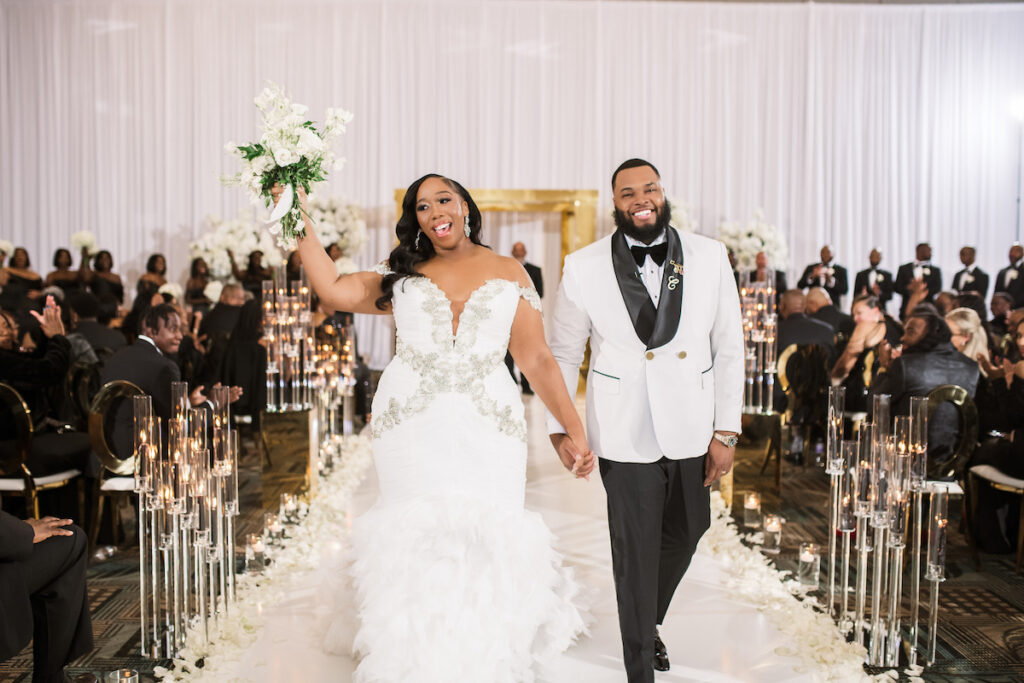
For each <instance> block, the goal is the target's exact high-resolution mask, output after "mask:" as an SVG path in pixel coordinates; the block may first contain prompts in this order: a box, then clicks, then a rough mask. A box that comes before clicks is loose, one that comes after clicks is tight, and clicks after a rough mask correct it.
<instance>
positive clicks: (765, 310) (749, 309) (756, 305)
mask: <svg viewBox="0 0 1024 683" xmlns="http://www.w3.org/2000/svg"><path fill="white" fill-rule="evenodd" d="M767 272H768V273H774V271H773V270H772V269H770V268H769V269H768V270H767ZM776 294H777V292H776V291H775V283H774V282H773V281H772V279H771V278H768V281H767V282H751V281H750V273H743V276H742V280H741V282H740V304H741V306H742V314H743V338H744V375H745V384H744V392H743V412H745V413H752V414H769V413H772V412H774V406H773V392H774V389H775V372H776V368H775V366H776V356H777V353H778V342H777V341H776V333H777V331H778V318H777V316H776V313H775V296H776Z"/></svg>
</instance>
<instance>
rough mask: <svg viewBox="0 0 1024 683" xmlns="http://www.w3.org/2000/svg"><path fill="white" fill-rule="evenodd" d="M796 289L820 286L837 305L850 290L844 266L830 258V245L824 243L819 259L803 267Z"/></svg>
mask: <svg viewBox="0 0 1024 683" xmlns="http://www.w3.org/2000/svg"><path fill="white" fill-rule="evenodd" d="M796 286H797V289H810V288H811V287H821V288H823V289H824V290H825V291H826V292H828V295H829V296H830V297H832V301H833V302H835V304H836V305H837V306H838V305H839V302H840V298H839V297H841V296H843V295H844V294H846V293H847V292H848V291H849V290H850V285H849V282H848V281H847V277H846V268H843V267H842V266H840V265H838V264H837V263H836V262H835V261H834V260H833V258H832V247H830V246H829V245H827V244H826V245H825V246H823V247H822V248H821V261H820V262H819V263H812V264H811V265H809V266H807V267H806V268H804V274H803V275H802V276H801V277H800V281H799V282H797V283H796Z"/></svg>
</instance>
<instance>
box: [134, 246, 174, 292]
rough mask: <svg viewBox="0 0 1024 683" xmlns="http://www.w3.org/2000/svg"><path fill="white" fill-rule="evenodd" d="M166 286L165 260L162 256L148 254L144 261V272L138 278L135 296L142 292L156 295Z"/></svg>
mask: <svg viewBox="0 0 1024 683" xmlns="http://www.w3.org/2000/svg"><path fill="white" fill-rule="evenodd" d="M166 284H167V259H165V258H164V255H163V254H150V256H149V258H148V259H146V272H145V273H143V274H142V277H140V278H139V282H138V284H137V285H136V286H135V292H136V295H139V294H143V293H144V292H151V293H153V294H155V293H156V291H157V290H158V289H160V288H161V287H163V286H164V285H166Z"/></svg>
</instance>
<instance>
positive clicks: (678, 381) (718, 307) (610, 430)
mask: <svg viewBox="0 0 1024 683" xmlns="http://www.w3.org/2000/svg"><path fill="white" fill-rule="evenodd" d="M669 230H671V231H673V232H674V233H675V235H676V236H677V237H678V241H679V243H680V245H681V248H682V254H683V263H682V266H683V267H682V270H683V272H682V276H681V279H682V283H681V284H682V300H681V308H680V309H679V311H680V312H679V322H678V326H677V327H676V329H675V334H674V336H670V338H669V335H670V334H671V332H669V335H666V334H661V337H662V338H666V339H668V341H666V342H665V343H663V344H661V345H660V346H657V347H654V348H648V346H647V344H645V343H644V342H643V341H641V338H640V337H639V336H638V332H637V331H636V329H635V328H634V322H633V319H634V318H635V316H636V312H635V311H634V312H633V317H631V313H630V307H632V308H634V309H635V308H637V306H636V302H637V301H638V299H637V295H636V293H635V292H634V293H633V294H632V295H631V296H632V298H631V297H630V296H628V295H624V294H623V290H622V289H621V288H620V284H619V283H620V280H619V279H617V276H616V268H618V269H620V274H621V273H624V272H625V270H624V269H625V268H626V267H627V266H625V265H624V261H623V259H622V258H618V260H617V265H615V264H613V256H612V251H613V241H612V240H613V238H615V235H614V234H613V235H609V236H608V237H605V238H603V239H601V240H598V241H597V242H594V243H593V244H590V245H588V246H586V247H584V248H583V249H580V250H579V251H576V252H574V253H572V254H569V255H568V256H567V257H566V259H565V268H564V270H563V273H562V281H561V284H560V285H559V287H558V294H557V298H556V300H555V308H554V315H553V319H552V325H551V326H550V327H549V329H548V335H547V336H548V344H549V345H550V347H551V351H552V353H553V354H554V356H555V359H556V360H557V361H558V364H559V366H560V367H561V370H562V375H563V377H564V378H565V384H566V386H567V387H568V388H569V392H570V394H573V393H575V388H576V384H577V379H578V377H579V368H580V365H581V363H582V362H583V355H584V350H585V347H586V343H587V340H588V339H589V340H590V349H591V355H590V370H589V373H588V375H587V437H588V442H589V444H590V447H591V448H592V449H593V450H594V452H595V453H596V454H597V455H598V456H600V457H602V458H607V459H609V460H616V461H620V462H641V463H643V462H655V461H657V460H659V459H660V458H661V457H662V456H665V457H668V458H670V459H682V458H694V457H699V456H701V455H704V454H705V453H706V452H707V449H708V444H709V442H710V441H711V438H712V434H713V432H714V431H715V430H723V431H732V432H737V433H738V432H739V431H740V414H741V411H742V402H743V382H744V365H743V363H744V343H743V327H742V319H741V315H740V302H739V294H738V293H737V291H736V283H735V280H734V279H733V275H732V269H731V267H730V266H729V260H728V257H727V255H726V249H725V246H724V245H723V244H722V243H720V242H718V241H717V240H713V239H710V238H707V237H703V236H700V235H695V234H688V233H679V232H678V231H677V230H675V228H669ZM671 238H672V236H671V235H670V241H673V242H675V241H676V240H673V239H671ZM617 239H620V240H621V239H622V238H621V236H619V237H618V238H617ZM622 244H623V245H624V244H625V242H624V241H623V242H622ZM670 259H671V253H670ZM676 263H678V262H676ZM632 267H633V268H634V269H635V263H634V264H632ZM677 271H678V268H676V267H675V265H674V264H673V263H672V262H671V261H670V260H666V262H665V275H664V282H665V288H663V290H662V291H663V296H662V299H661V302H660V306H661V307H664V306H666V304H667V301H666V296H665V294H664V293H667V292H668V291H669V288H668V285H669V284H670V278H671V277H672V275H674V274H677ZM636 277H637V279H639V276H638V275H637V276H636ZM677 286H678V285H677ZM640 287H641V289H642V285H641V286H640ZM671 289H673V290H674V287H672V288H671ZM627 300H629V301H631V302H632V303H631V304H630V305H629V307H628V306H627V303H626V301H627ZM647 301H648V302H649V301H650V299H649V297H648V299H647ZM658 313H659V315H660V314H661V313H662V311H658ZM548 428H549V432H550V433H558V432H564V431H565V430H564V429H563V428H562V426H561V425H560V424H559V423H558V422H557V421H556V420H555V419H554V417H553V416H551V415H550V414H549V415H548Z"/></svg>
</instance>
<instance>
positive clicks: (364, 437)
mask: <svg viewBox="0 0 1024 683" xmlns="http://www.w3.org/2000/svg"><path fill="white" fill-rule="evenodd" d="M331 447H332V446H331V445H327V446H325V448H331ZM340 453H341V455H340V457H339V456H337V455H335V456H334V462H335V466H334V469H333V470H332V471H331V472H330V473H329V474H327V475H326V476H323V477H321V479H320V482H319V491H318V492H317V494H316V497H315V498H314V499H313V500H312V501H311V502H310V503H309V505H308V507H306V506H305V503H303V504H300V506H299V515H300V517H301V519H300V520H299V522H298V523H296V524H294V525H291V526H288V527H286V529H287V531H288V537H287V538H286V539H285V540H284V543H283V546H282V547H278V548H273V549H272V550H268V552H267V556H268V557H271V558H272V560H273V561H272V562H271V564H270V565H269V566H267V567H266V568H265V569H264V571H263V572H262V573H260V574H239V575H238V577H237V579H236V583H235V595H236V596H237V597H236V599H235V601H234V602H232V603H231V616H230V618H227V619H212V618H211V619H210V622H209V626H210V642H209V643H207V642H205V640H204V638H203V634H202V629H201V628H200V627H199V625H198V624H196V625H195V626H193V627H192V628H190V629H189V630H188V632H187V633H186V634H185V647H184V648H183V649H182V650H181V651H180V653H179V656H178V658H177V659H175V660H174V668H173V669H167V668H164V667H156V668H155V669H154V673H155V674H156V676H157V678H159V679H161V680H163V681H217V682H219V681H226V680H240V679H237V677H235V676H234V675H233V672H234V670H235V667H236V666H237V665H238V663H239V662H240V661H241V659H242V657H243V656H245V653H246V651H247V650H248V648H249V647H250V646H251V645H252V644H253V642H255V640H256V639H257V638H258V637H259V632H260V629H261V628H262V627H263V625H264V623H265V622H266V617H265V616H264V608H265V607H267V606H268V605H269V604H272V603H274V602H275V601H276V600H278V599H280V596H281V595H283V594H284V592H285V590H286V588H287V587H288V586H290V585H292V583H293V582H294V581H296V580H297V579H299V578H300V577H301V576H302V575H303V574H304V573H305V572H308V571H312V570H314V569H316V568H317V566H318V563H319V562H320V549H321V544H322V543H323V539H325V538H338V537H339V535H341V534H343V533H344V530H345V528H346V523H345V522H346V518H347V516H348V514H349V512H348V511H349V506H350V503H351V501H352V495H353V493H354V492H355V490H356V489H357V488H358V487H359V485H360V484H361V483H362V481H363V479H364V477H365V476H366V472H367V471H368V470H369V468H370V465H371V464H372V463H373V449H372V445H371V441H370V437H369V430H366V431H364V432H363V433H362V434H357V435H352V436H345V437H342V441H341V448H340ZM303 512H305V513H306V514H305V515H304V516H303ZM200 660H202V663H199V662H200Z"/></svg>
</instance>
